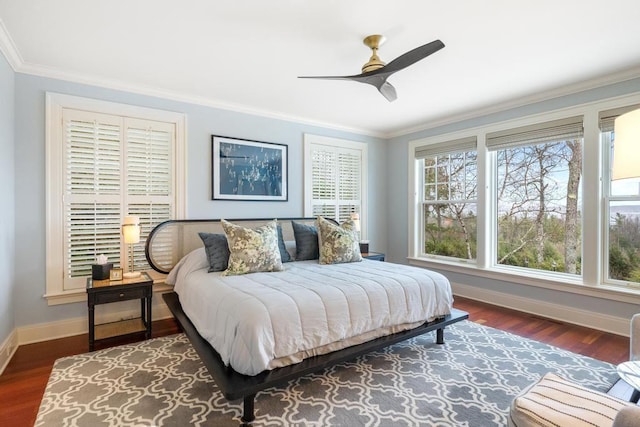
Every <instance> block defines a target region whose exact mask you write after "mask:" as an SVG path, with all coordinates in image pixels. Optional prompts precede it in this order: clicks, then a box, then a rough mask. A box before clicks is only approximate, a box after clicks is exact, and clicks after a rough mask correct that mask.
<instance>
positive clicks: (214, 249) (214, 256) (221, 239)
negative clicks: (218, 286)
mask: <svg viewBox="0 0 640 427" xmlns="http://www.w3.org/2000/svg"><path fill="white" fill-rule="evenodd" d="M198 236H200V238H201V239H202V243H204V250H205V252H207V258H208V259H209V273H211V272H213V271H225V270H226V269H227V265H228V264H229V255H230V252H229V245H228V244H227V236H225V235H224V234H213V233H198Z"/></svg>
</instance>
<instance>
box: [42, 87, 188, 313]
mask: <svg viewBox="0 0 640 427" xmlns="http://www.w3.org/2000/svg"><path fill="white" fill-rule="evenodd" d="M48 107H49V108H48V115H49V123H50V126H49V129H48V135H47V166H48V167H47V177H48V186H49V188H48V191H47V195H48V198H47V208H48V210H47V297H51V299H52V300H60V298H58V297H59V296H60V295H63V296H64V295H66V294H74V293H77V292H78V291H79V290H82V291H84V287H85V283H86V277H88V276H90V275H91V265H92V264H93V263H94V262H95V258H96V256H97V255H99V254H104V255H106V256H107V257H108V260H109V262H113V263H114V265H115V266H121V267H125V268H126V266H127V264H128V263H127V261H126V260H127V253H128V251H127V248H125V247H124V244H123V242H122V238H121V231H120V230H121V224H122V220H123V218H124V216H126V215H136V216H139V217H140V225H141V240H140V243H139V244H136V245H134V268H135V270H138V271H139V270H145V269H148V268H149V266H148V264H147V262H146V258H145V254H144V244H145V239H146V237H147V235H148V234H149V232H150V231H151V229H152V228H153V227H155V226H156V225H157V224H159V223H160V222H162V221H166V220H168V219H171V218H176V217H180V216H182V215H183V212H182V211H183V209H184V205H183V203H181V201H180V199H179V198H178V196H177V194H178V189H180V188H181V186H182V185H183V179H182V178H179V174H178V170H182V168H181V167H180V166H179V165H180V162H181V161H182V150H181V149H180V148H179V145H181V143H182V140H183V138H182V137H181V136H179V135H180V133H182V132H183V129H184V127H183V126H184V125H183V117H182V116H181V115H179V114H174V113H167V112H156V111H154V110H148V109H143V108H134V107H131V106H121V105H118V104H111V103H102V102H99V101H92V100H84V99H82V98H75V97H67V96H63V95H55V94H48ZM72 300H73V299H72ZM66 301H67V300H62V301H61V302H66Z"/></svg>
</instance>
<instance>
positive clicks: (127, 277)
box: [122, 271, 142, 279]
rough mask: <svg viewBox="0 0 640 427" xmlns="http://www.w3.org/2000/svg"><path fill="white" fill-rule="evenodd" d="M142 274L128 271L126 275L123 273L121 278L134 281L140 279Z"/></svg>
mask: <svg viewBox="0 0 640 427" xmlns="http://www.w3.org/2000/svg"><path fill="white" fill-rule="evenodd" d="M141 274H142V273H140V272H139V271H130V272H128V273H124V274H123V275H122V277H124V278H125V279H135V278H136V277H140V275H141Z"/></svg>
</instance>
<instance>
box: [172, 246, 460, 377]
mask: <svg viewBox="0 0 640 427" xmlns="http://www.w3.org/2000/svg"><path fill="white" fill-rule="evenodd" d="M207 269H208V264H207V259H206V255H205V253H204V248H202V249H197V250H195V251H193V252H192V253H191V254H189V255H187V256H186V257H185V258H184V259H183V260H182V261H181V262H180V263H178V265H177V266H176V267H175V268H174V269H173V271H172V273H171V274H170V275H169V277H168V279H167V281H168V282H169V283H175V291H176V293H178V295H179V298H180V303H181V304H182V308H183V310H184V311H185V313H186V314H187V316H189V318H190V319H191V321H192V322H193V324H194V325H195V327H196V329H197V330H198V332H199V333H200V335H202V337H204V338H205V339H206V340H207V341H209V342H210V343H211V345H212V346H213V348H215V349H216V351H217V352H218V353H219V354H220V356H221V357H222V360H223V361H224V363H225V364H230V365H231V367H232V368H233V369H235V370H236V371H238V372H240V373H243V374H246V375H256V374H258V373H260V372H262V371H263V370H265V369H273V368H276V367H279V366H284V365H287V364H291V363H296V362H298V361H300V360H302V359H303V358H305V357H309V356H311V355H315V354H322V353H327V352H329V351H334V350H337V349H340V348H344V347H347V346H350V345H354V344H358V343H361V342H364V341H368V340H370V339H373V338H376V337H379V336H383V335H386V334H389V333H394V332H398V331H401V330H406V329H410V328H413V327H416V326H418V325H420V324H422V323H424V322H425V321H430V320H433V319H434V318H436V317H440V316H443V315H446V314H448V313H449V312H450V310H451V305H452V302H453V297H452V294H451V287H450V285H449V281H448V280H447V279H446V278H445V277H444V276H443V275H441V274H439V273H435V272H433V271H429V270H424V269H421V268H416V267H410V266H405V265H399V264H392V263H387V262H379V261H369V260H364V261H362V262H356V263H349V264H334V265H320V264H318V262H317V261H301V262H292V263H286V264H285V271H282V272H275V273H253V274H246V275H242V276H226V277H223V276H221V275H220V273H208V272H207Z"/></svg>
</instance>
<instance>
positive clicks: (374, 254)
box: [362, 252, 384, 261]
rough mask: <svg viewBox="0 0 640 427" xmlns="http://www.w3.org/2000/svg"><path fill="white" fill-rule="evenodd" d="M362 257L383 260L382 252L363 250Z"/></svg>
mask: <svg viewBox="0 0 640 427" xmlns="http://www.w3.org/2000/svg"><path fill="white" fill-rule="evenodd" d="M362 258H366V259H370V260H373V261H384V254H380V253H377V252H365V253H363V254H362Z"/></svg>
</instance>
